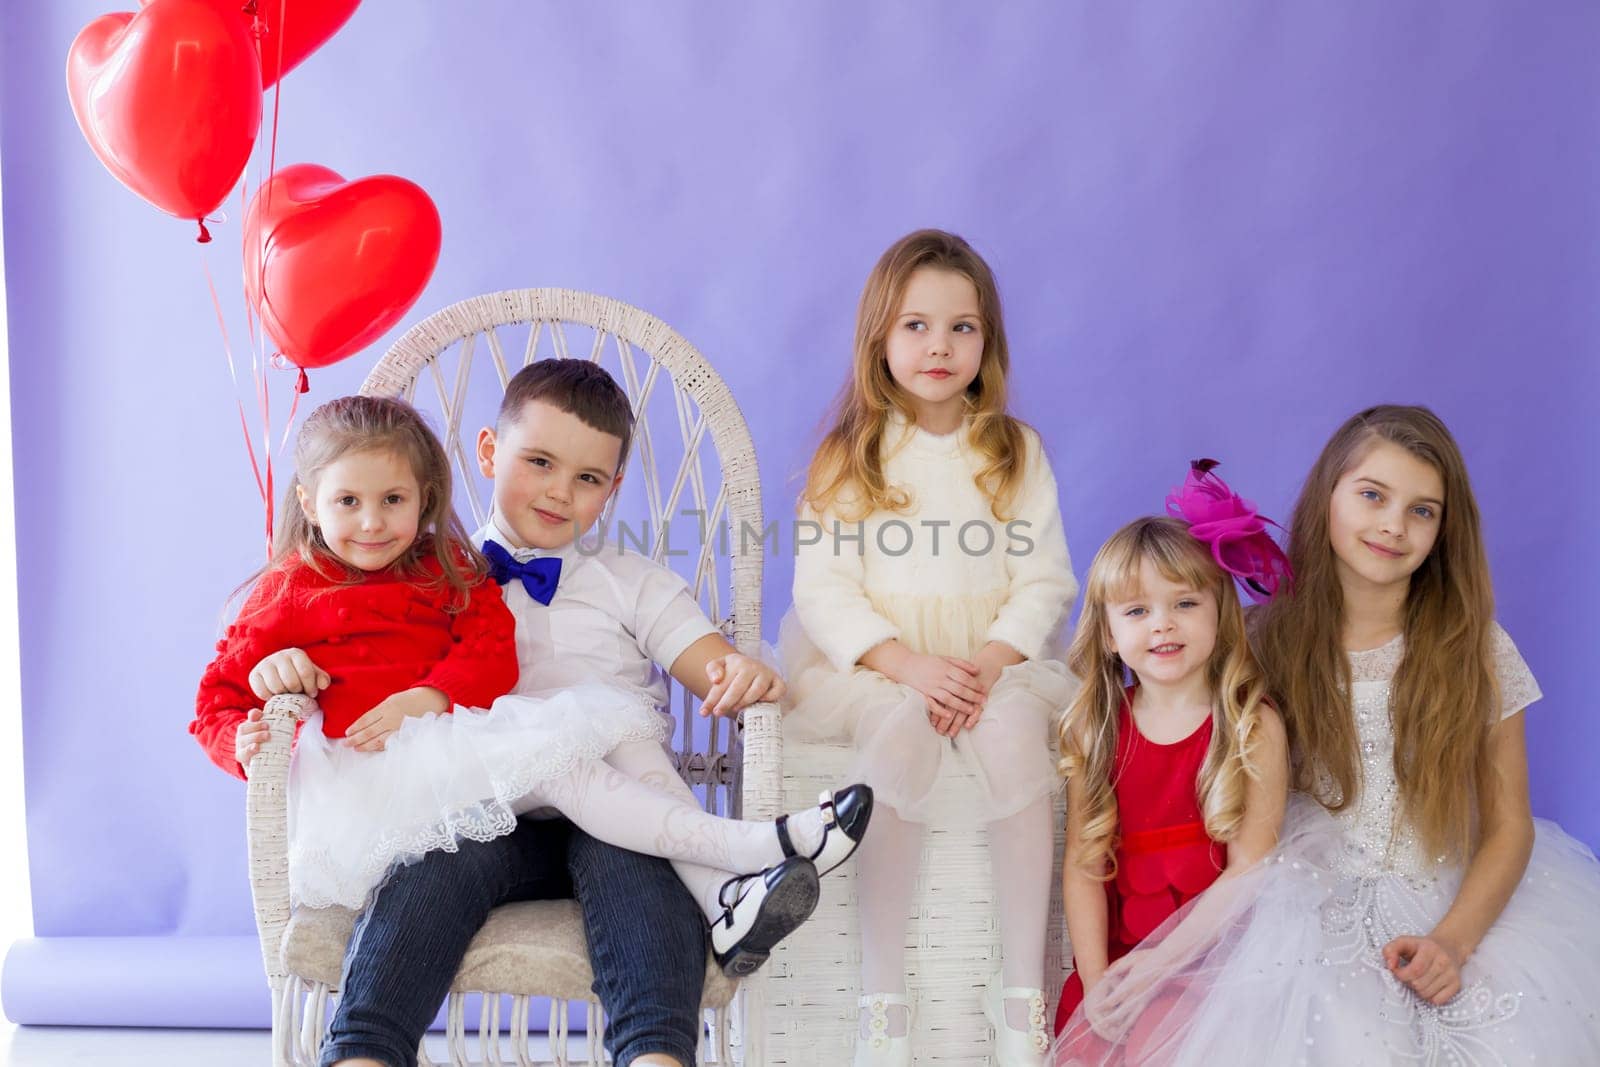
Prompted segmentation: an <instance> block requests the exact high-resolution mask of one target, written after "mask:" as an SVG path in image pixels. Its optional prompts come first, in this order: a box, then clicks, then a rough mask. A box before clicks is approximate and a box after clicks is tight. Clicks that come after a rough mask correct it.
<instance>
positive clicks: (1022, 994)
mask: <svg viewBox="0 0 1600 1067" xmlns="http://www.w3.org/2000/svg"><path fill="white" fill-rule="evenodd" d="M982 1000H983V1014H984V1015H985V1016H987V1017H988V1019H989V1025H990V1026H992V1027H994V1062H995V1065H996V1067H1044V1056H1045V1053H1046V1052H1049V1051H1050V1034H1049V1032H1048V1031H1047V1030H1045V1018H1044V991H1043V990H1041V989H1025V988H1021V987H1016V986H1013V987H1008V988H1005V989H1002V988H1000V976H999V975H998V974H994V975H990V976H989V982H988V984H987V985H985V986H984V987H983V994H982ZM1008 1000H1025V1001H1027V1002H1028V1028H1027V1029H1026V1030H1013V1029H1011V1027H1009V1026H1007V1025H1006V1001H1008Z"/></svg>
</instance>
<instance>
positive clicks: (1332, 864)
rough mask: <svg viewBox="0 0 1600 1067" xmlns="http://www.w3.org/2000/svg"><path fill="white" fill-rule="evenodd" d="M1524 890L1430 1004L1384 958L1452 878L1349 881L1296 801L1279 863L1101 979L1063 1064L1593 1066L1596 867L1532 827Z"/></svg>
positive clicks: (1546, 828)
mask: <svg viewBox="0 0 1600 1067" xmlns="http://www.w3.org/2000/svg"><path fill="white" fill-rule="evenodd" d="M1535 826H1536V836H1535V844H1534V849H1533V856H1532V859H1531V860H1530V862H1529V864H1528V870H1527V873H1526V875H1525V876H1524V878H1523V880H1522V882H1521V883H1520V884H1519V885H1518V887H1517V890H1516V892H1515V894H1514V895H1513V896H1512V898H1511V901H1510V903H1509V904H1508V905H1507V906H1506V909H1505V911H1504V912H1503V913H1502V914H1501V916H1500V918H1499V920H1497V921H1496V922H1495V924H1494V926H1493V927H1492V928H1491V929H1490V930H1489V933H1488V934H1487V935H1486V936H1485V937H1484V939H1483V942H1482V943H1481V944H1480V945H1479V946H1478V949H1477V951H1476V952H1475V953H1474V954H1473V955H1472V957H1471V958H1470V959H1469V960H1468V961H1467V963H1466V965H1465V966H1464V967H1463V968H1462V974H1461V980H1462V990H1461V992H1460V994H1458V995H1457V996H1455V997H1454V998H1452V999H1451V1000H1450V1001H1449V1002H1448V1003H1446V1004H1444V1005H1440V1006H1435V1005H1433V1004H1429V1003H1427V1002H1426V1001H1424V1000H1422V999H1421V998H1420V997H1418V996H1416V995H1415V994H1414V993H1413V992H1412V991H1411V990H1410V989H1409V988H1408V987H1407V986H1405V985H1404V984H1403V983H1401V982H1400V981H1399V980H1398V979H1397V978H1395V977H1394V976H1393V975H1392V974H1391V973H1390V972H1389V970H1388V968H1387V967H1385V965H1384V960H1383V955H1382V952H1383V947H1384V946H1385V945H1386V944H1388V943H1389V942H1390V941H1391V940H1393V939H1394V938H1396V937H1398V936H1401V935H1403V934H1426V933H1428V932H1429V931H1430V930H1431V929H1433V927H1434V926H1435V925H1436V924H1437V923H1438V921H1439V919H1440V918H1441V917H1442V916H1443V915H1444V913H1445V912H1446V911H1447V910H1448V909H1449V907H1450V905H1451V903H1452V901H1453V900H1454V898H1455V893H1456V890H1457V889H1458V888H1459V887H1460V884H1461V876H1462V872H1461V870H1459V869H1456V868H1444V869H1443V870H1444V871H1445V873H1444V874H1443V875H1441V876H1439V877H1410V876H1405V875H1400V874H1395V873H1378V874H1368V875H1365V876H1360V875H1356V874H1352V873H1348V868H1349V864H1348V863H1347V862H1346V861H1345V854H1344V853H1343V835H1342V828H1341V827H1340V825H1339V824H1338V823H1336V822H1335V821H1334V820H1333V819H1332V818H1331V817H1330V816H1329V815H1328V814H1327V813H1326V812H1325V811H1323V810H1322V809H1321V808H1320V807H1319V806H1318V805H1317V804H1315V803H1314V802H1312V801H1310V800H1308V799H1306V798H1304V797H1300V796H1296V797H1294V798H1292V799H1291V803H1290V809H1289V814H1288V816H1287V818H1286V819H1285V827H1284V834H1283V837H1282V839H1281V843H1280V845H1279V847H1278V848H1277V849H1276V850H1275V851H1274V853H1273V854H1272V855H1271V856H1269V857H1268V858H1267V859H1266V860H1264V861H1263V862H1262V864H1261V865H1259V866H1257V867H1256V868H1254V869H1253V870H1251V871H1248V872H1246V873H1244V874H1242V875H1240V876H1238V877H1234V878H1229V879H1225V880H1223V881H1221V882H1218V883H1217V884H1216V885H1215V886H1213V887H1212V889H1210V890H1208V891H1207V892H1206V893H1205V894H1203V895H1202V896H1201V897H1200V898H1198V899H1197V900H1195V901H1193V902H1192V903H1190V904H1189V905H1187V906H1186V907H1185V908H1183V909H1182V910H1180V911H1179V912H1178V913H1177V914H1176V915H1174V916H1173V917H1172V919H1170V920H1169V921H1168V922H1167V923H1166V924H1164V925H1163V926H1162V927H1161V928H1160V929H1158V930H1157V931H1156V932H1155V933H1154V934H1152V935H1151V936H1150V937H1149V938H1147V939H1146V940H1145V941H1144V942H1143V943H1142V944H1141V945H1140V947H1139V948H1138V949H1135V950H1134V952H1133V953H1131V954H1130V955H1129V956H1127V957H1125V958H1124V959H1123V960H1122V961H1119V962H1118V963H1117V964H1115V965H1113V966H1112V967H1111V969H1109V970H1108V971H1107V972H1106V975H1105V977H1104V978H1103V979H1102V981H1101V982H1100V984H1099V985H1097V986H1096V987H1095V988H1094V989H1093V990H1092V991H1091V992H1090V994H1089V997H1088V1000H1087V1001H1086V1003H1085V1004H1084V1006H1083V1007H1081V1008H1079V1009H1078V1011H1077V1012H1075V1013H1074V1014H1073V1016H1072V1018H1071V1019H1070V1020H1068V1023H1067V1026H1066V1028H1065V1029H1064V1030H1063V1032H1062V1034H1061V1037H1060V1038H1059V1039H1058V1040H1057V1042H1056V1045H1055V1048H1054V1051H1053V1060H1052V1062H1053V1064H1054V1065H1055V1067H1068V1065H1076V1064H1125V1063H1126V1064H1151V1065H1154V1064H1162V1065H1167V1064H1173V1065H1177V1064H1212V1063H1222V1062H1228V1063H1240V1064H1307V1065H1326V1067H1347V1065H1354V1064H1391V1063H1405V1064H1425V1065H1434V1064H1437V1065H1451V1067H1462V1065H1480V1064H1493V1065H1496V1067H1500V1065H1511V1064H1590V1063H1595V1064H1600V1009H1597V1007H1596V1004H1595V997H1596V996H1597V995H1600V864H1597V863H1596V861H1595V857H1594V856H1593V854H1592V853H1590V852H1589V850H1588V849H1587V848H1585V847H1584V846H1583V845H1582V844H1581V843H1579V842H1577V841H1575V840H1574V839H1573V838H1571V837H1570V836H1568V835H1567V834H1566V833H1564V832H1563V831H1562V830H1561V828H1560V827H1559V826H1556V825H1555V824H1554V823H1551V822H1546V821H1544V820H1535Z"/></svg>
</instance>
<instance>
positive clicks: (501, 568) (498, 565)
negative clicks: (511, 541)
mask: <svg viewBox="0 0 1600 1067" xmlns="http://www.w3.org/2000/svg"><path fill="white" fill-rule="evenodd" d="M483 554H484V557H485V558H486V559H488V561H489V576H490V577H491V578H493V579H494V580H495V581H497V582H499V583H500V584H501V585H505V584H506V583H507V582H509V581H511V579H513V578H521V579H522V588H524V589H526V590H527V591H528V595H529V596H531V597H533V599H535V600H537V601H538V602H539V603H541V604H549V603H550V598H551V597H553V596H555V595H556V582H558V581H559V580H560V579H561V557H560V556H544V557H541V558H538V559H530V560H529V561H528V562H526V563H518V562H517V560H516V557H514V556H512V555H511V553H510V552H507V551H506V549H505V546H504V545H502V544H500V543H499V542H497V541H484V543H483Z"/></svg>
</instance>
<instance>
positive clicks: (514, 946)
mask: <svg viewBox="0 0 1600 1067" xmlns="http://www.w3.org/2000/svg"><path fill="white" fill-rule="evenodd" d="M355 921H356V913H355V912H353V911H350V910H348V909H346V908H296V909H295V911H294V914H293V915H292V916H290V918H289V926H288V929H286V930H285V931H284V934H283V966H284V968H285V970H287V971H288V973H290V974H294V975H299V976H300V977H301V978H304V979H307V980H309V981H313V982H324V983H326V984H327V985H328V987H329V988H330V989H337V988H338V987H339V977H340V974H341V972H342V970H343V964H344V952H345V947H346V946H347V945H348V944H349V942H350V934H351V932H352V931H353V930H354V929H355ZM706 956H707V958H706V981H705V987H704V989H703V991H702V993H701V1002H702V1003H703V1004H704V1006H705V1007H708V1008H721V1007H724V1006H726V1005H727V1003H728V1002H729V1001H730V1000H732V999H733V994H734V991H735V990H736V989H737V988H738V986H737V983H735V982H734V981H733V980H732V979H730V978H728V977H726V976H725V975H723V973H722V971H721V970H719V969H718V968H717V966H716V961H715V960H713V959H712V958H711V956H710V953H709V952H708V953H707V954H706ZM593 984H594V971H593V970H592V969H591V968H590V966H589V953H588V949H587V946H586V944H585V941H584V936H583V914H582V912H580V911H579V910H578V905H577V902H576V901H572V900H529V901H520V902H518V903H515V904H506V905H503V906H502V907H498V908H496V909H494V910H493V911H491V912H490V913H489V918H488V920H487V921H486V922H485V923H484V924H483V929H481V930H479V931H478V933H477V935H476V936H475V937H473V939H472V944H471V945H469V946H467V955H466V958H465V959H464V960H462V961H461V970H460V971H458V972H457V973H456V978H455V981H454V982H453V983H451V986H450V990H451V992H453V993H483V992H493V993H507V994H511V995H516V996H539V997H563V998H565V999H568V1000H586V999H589V998H591V997H592V996H593V995H594V994H593V993H592V992H591V987H592V985H593Z"/></svg>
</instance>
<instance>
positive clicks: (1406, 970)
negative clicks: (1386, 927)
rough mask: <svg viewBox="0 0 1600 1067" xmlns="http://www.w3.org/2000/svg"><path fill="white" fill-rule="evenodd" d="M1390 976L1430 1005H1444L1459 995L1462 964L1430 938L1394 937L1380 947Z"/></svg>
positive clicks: (1441, 945)
mask: <svg viewBox="0 0 1600 1067" xmlns="http://www.w3.org/2000/svg"><path fill="white" fill-rule="evenodd" d="M1383 962H1384V963H1385V964H1387V965H1388V967H1389V973H1390V974H1392V975H1394V976H1395V977H1396V978H1398V979H1400V981H1402V982H1404V983H1405V984H1406V985H1408V986H1410V987H1411V989H1412V991H1413V992H1414V993H1416V994H1417V996H1419V997H1421V998H1422V999H1423V1000H1426V1001H1427V1002H1428V1003H1430V1004H1443V1003H1444V1002H1445V1001H1447V1000H1449V999H1450V998H1451V997H1453V996H1455V995H1456V994H1457V993H1459V992H1461V963H1460V962H1459V961H1458V960H1457V958H1456V956H1455V954H1454V953H1452V952H1451V951H1450V950H1449V949H1447V948H1446V947H1445V946H1444V945H1443V944H1441V943H1440V942H1438V941H1435V940H1434V939H1433V938H1432V937H1414V936H1411V935H1406V936H1404V937H1397V938H1395V939H1394V940H1393V941H1391V942H1389V943H1388V944H1387V945H1384V946H1383Z"/></svg>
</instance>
